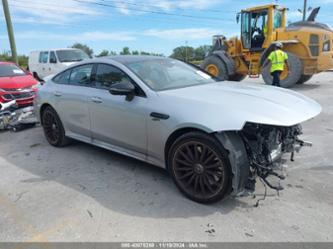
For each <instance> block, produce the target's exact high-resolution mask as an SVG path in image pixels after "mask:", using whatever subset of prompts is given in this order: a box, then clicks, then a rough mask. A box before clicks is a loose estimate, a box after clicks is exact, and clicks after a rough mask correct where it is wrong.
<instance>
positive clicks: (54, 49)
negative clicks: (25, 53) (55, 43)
mask: <svg viewBox="0 0 333 249" xmlns="http://www.w3.org/2000/svg"><path fill="white" fill-rule="evenodd" d="M59 50H81V51H82V49H79V48H51V49H41V50H33V51H31V52H30V53H39V52H44V51H45V52H47V51H59Z"/></svg>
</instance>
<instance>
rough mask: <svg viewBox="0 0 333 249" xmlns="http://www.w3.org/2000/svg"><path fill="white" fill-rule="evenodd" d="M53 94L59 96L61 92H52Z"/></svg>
mask: <svg viewBox="0 0 333 249" xmlns="http://www.w3.org/2000/svg"><path fill="white" fill-rule="evenodd" d="M54 96H56V97H61V96H62V93H61V92H54Z"/></svg>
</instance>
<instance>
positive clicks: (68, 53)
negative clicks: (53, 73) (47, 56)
mask: <svg viewBox="0 0 333 249" xmlns="http://www.w3.org/2000/svg"><path fill="white" fill-rule="evenodd" d="M57 56H58V59H59V61H60V62H74V61H82V60H85V59H89V56H88V55H87V54H86V53H85V52H83V51H82V50H79V49H73V50H58V51H57Z"/></svg>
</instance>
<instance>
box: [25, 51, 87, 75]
mask: <svg viewBox="0 0 333 249" xmlns="http://www.w3.org/2000/svg"><path fill="white" fill-rule="evenodd" d="M85 59H89V56H88V55H87V54H86V53H85V52H83V51H82V50H80V49H75V48H61V49H52V50H41V51H32V52H31V53H30V56H29V62H28V63H29V71H30V72H31V73H32V74H33V76H34V77H35V78H36V79H38V80H42V79H44V78H45V77H46V76H49V75H52V74H56V73H58V72H60V71H61V70H63V69H65V68H66V67H68V66H70V65H72V64H73V63H75V62H78V61H82V60H85Z"/></svg>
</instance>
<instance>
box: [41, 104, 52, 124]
mask: <svg viewBox="0 0 333 249" xmlns="http://www.w3.org/2000/svg"><path fill="white" fill-rule="evenodd" d="M47 107H51V108H52V109H53V110H54V108H53V107H52V105H51V104H49V103H44V104H42V105H41V107H40V108H39V112H38V115H39V120H40V124H41V125H42V126H43V119H42V115H43V112H44V111H45V109H46V108H47Z"/></svg>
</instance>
